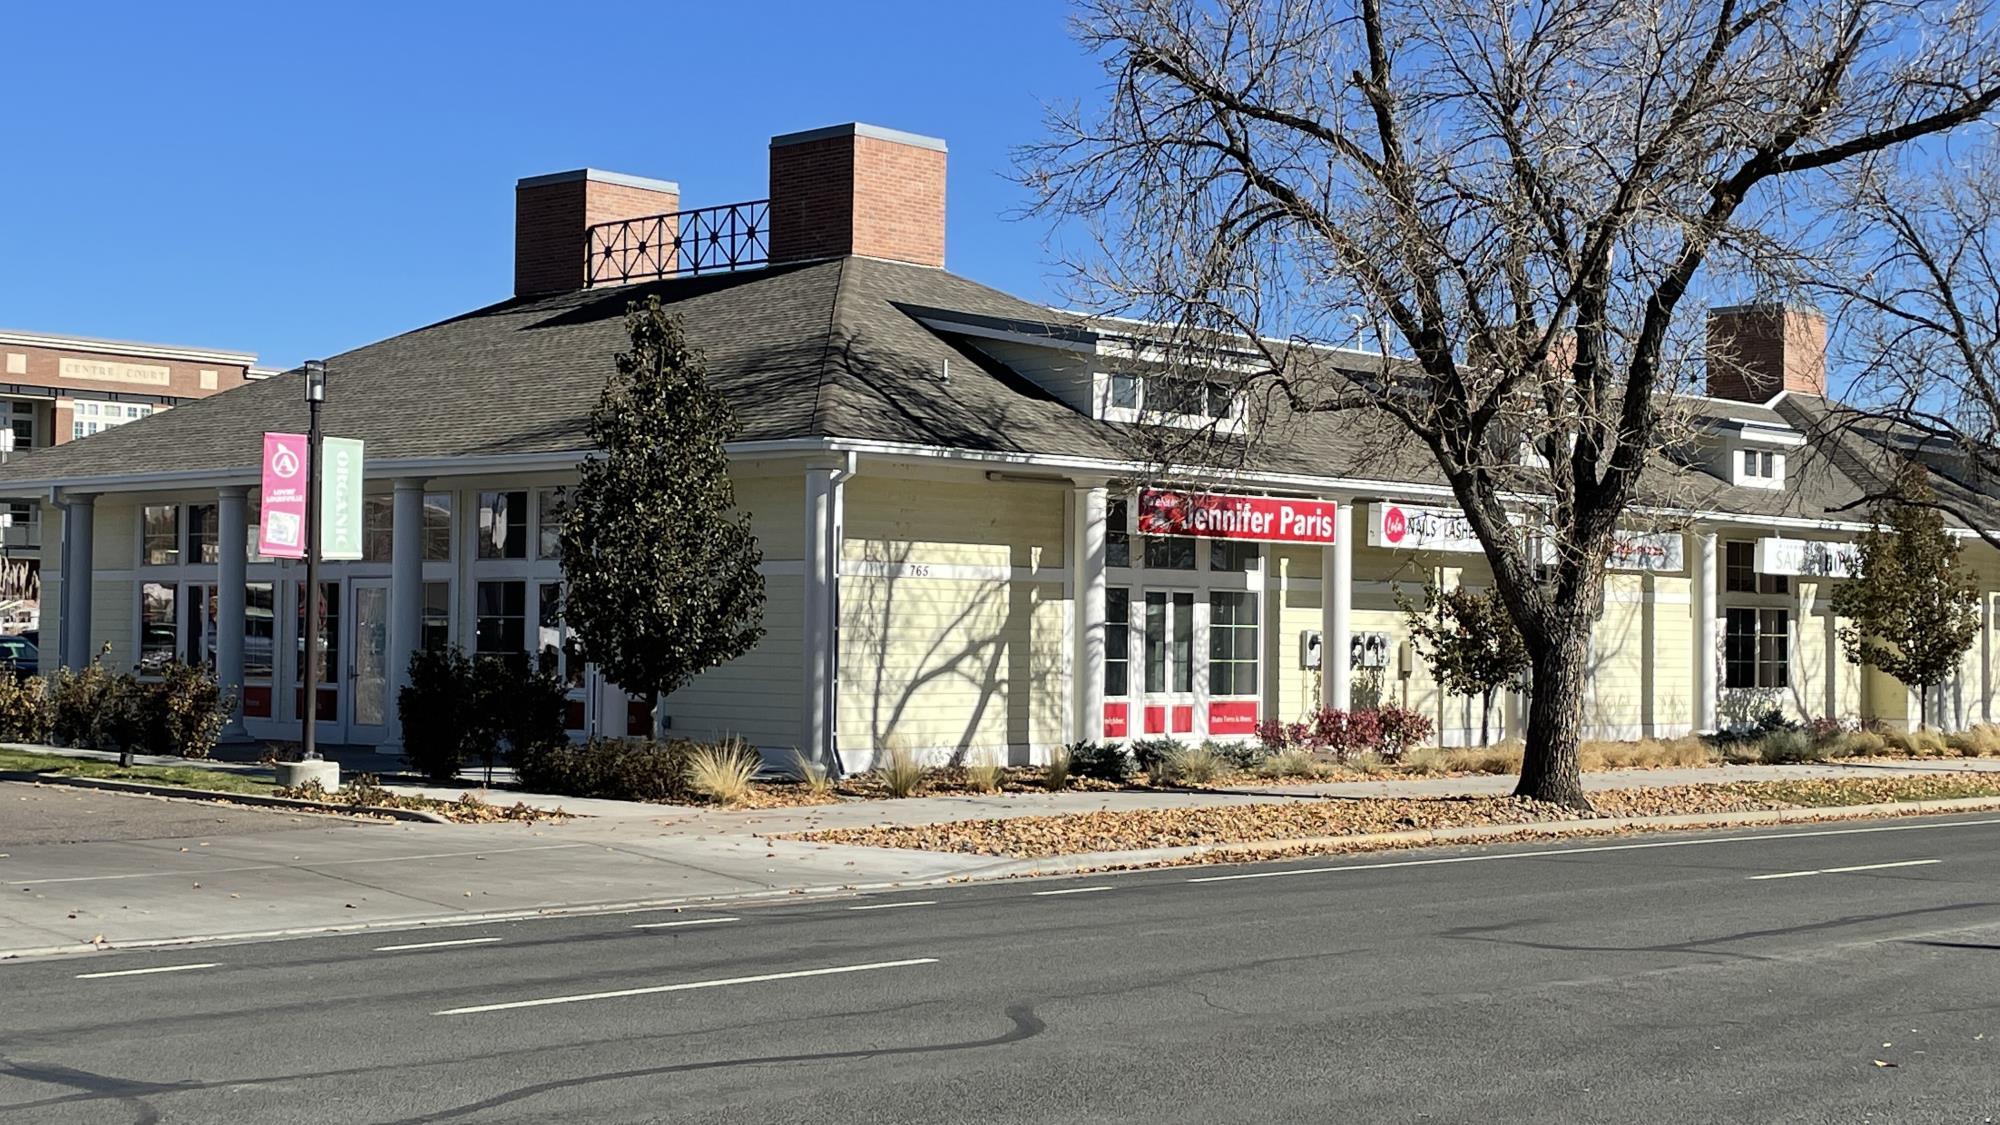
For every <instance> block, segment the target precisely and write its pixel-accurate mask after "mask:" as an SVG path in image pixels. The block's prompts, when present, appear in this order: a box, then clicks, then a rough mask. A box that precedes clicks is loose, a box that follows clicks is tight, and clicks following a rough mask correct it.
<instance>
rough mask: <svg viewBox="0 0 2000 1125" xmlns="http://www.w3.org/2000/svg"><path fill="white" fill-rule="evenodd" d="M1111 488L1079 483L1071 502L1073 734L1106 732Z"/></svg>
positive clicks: (1095, 736)
mask: <svg viewBox="0 0 2000 1125" xmlns="http://www.w3.org/2000/svg"><path fill="white" fill-rule="evenodd" d="M1107 495H1108V493H1107V490H1106V489H1105V488H1104V487H1103V486H1102V485H1092V486H1081V487H1079V488H1077V489H1076V493H1075V497H1074V500H1075V502H1074V503H1073V504H1071V506H1070V511H1071V518H1072V520H1073V521H1074V526H1073V527H1072V529H1071V535H1070V590H1071V596H1072V597H1073V598H1074V599H1075V601H1074V604H1073V611H1074V613H1075V614H1076V629H1075V642H1076V654H1075V659H1074V661H1073V664H1072V669H1071V675H1072V677H1073V684H1074V686H1075V691H1074V694H1073V698H1072V705H1073V706H1074V707H1075V712H1074V714H1073V715H1072V716H1071V726H1070V737H1071V738H1072V739H1075V740H1077V741H1084V740H1089V741H1092V742H1095V741H1098V740H1100V739H1102V738H1103V737H1104V654H1105V635H1104V532H1105V527H1104V511H1105V502H1106V498H1107Z"/></svg>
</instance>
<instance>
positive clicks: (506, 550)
mask: <svg viewBox="0 0 2000 1125" xmlns="http://www.w3.org/2000/svg"><path fill="white" fill-rule="evenodd" d="M478 557H480V558H482V559H525V558H527V557H528V493H527V491H526V490H525V489H523V490H520V491H514V492H482V493H480V494H479V551H478Z"/></svg>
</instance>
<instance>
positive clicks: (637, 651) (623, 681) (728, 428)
mask: <svg viewBox="0 0 2000 1125" xmlns="http://www.w3.org/2000/svg"><path fill="white" fill-rule="evenodd" d="M625 327H626V331H627V332H629V333H630V334H631V337H632V349H631V350H630V351H628V352H625V353H623V354H621V355H619V356H618V369H617V372H616V374H614V375H613V376H612V378H611V379H610V381H609V382H607V383H606V384H605V387H604V393H603V395H602V396H601V397H600V398H599V399H598V402H597V407H596V409H595V410H594V411H592V412H591V415H590V438H591V441H592V442H593V443H595V444H596V446H597V448H598V450H599V451H600V453H601V454H602V455H601V456H598V457H593V458H591V459H590V460H588V461H585V462H584V463H583V465H582V468H581V470H580V479H579V480H578V482H577V485H576V487H575V488H574V489H573V490H571V492H570V495H569V497H568V510H567V511H566V513H565V514H564V518H563V529H562V566H563V574H564V576H565V577H566V578H567V579H568V586H567V589H566V590H565V593H564V598H563V604H564V607H565V608H564V613H565V617H566V619H567V621H568V623H569V626H570V628H571V629H572V630H573V631H574V632H575V634H576V636H577V639H578V640H579V641H580V642H581V647H582V649H583V651H584V652H585V653H587V654H588V655H589V657H590V659H591V660H592V661H593V662H594V663H596V665H597V666H598V667H599V668H600V669H601V670H602V671H603V672H604V675H605V677H606V678H607V679H609V680H610V681H611V682H612V683H615V684H617V685H618V686H620V687H622V688H624V689H625V690H626V691H629V692H633V693H635V694H640V695H654V696H665V695H668V694H670V693H672V692H673V691H675V690H677V689H679V688H680V687H682V686H684V685H685V684H686V683H687V682H688V681H689V680H690V679H693V678H694V676H695V675H696V674H697V673H699V672H701V671H703V670H705V669H708V668H713V667H715V666H716V665H718V664H723V663H726V662H728V661H730V660H733V659H735V658H736V657H738V656H741V655H742V654H743V653H745V652H747V651H749V649H750V648H751V646H753V645H755V644H756V643H757V641H758V640H759V639H760V638H761V637H762V636H763V635H764V627H763V614H764V577H763V575H762V574H761V573H759V572H758V569H757V568H758V566H759V564H760V563H762V561H763V553H762V552H761V551H760V550H759V549H758V547H757V540H756V538H755V537H754V536H752V535H751V534H750V524H749V517H748V515H747V514H738V513H737V512H736V511H735V508H736V496H735V492H734V490H733V489H732V488H731V487H730V483H729V459H728V456H727V454H726V453H725V452H724V450H723V445H724V443H725V442H727V441H728V440H729V439H730V438H731V437H732V436H734V435H735V433H736V419H735V416H734V415H733V414H732V413H731V412H730V410H729V405H728V403H726V402H724V401H723V399H722V396H721V395H719V394H717V393H716V392H715V390H714V389H713V388H712V387H710V386H709V384H708V372H707V364H706V363H705V361H704V360H703V358H702V355H701V352H700V351H698V350H696V349H694V348H692V347H690V346H689V345H688V343H687V340H686V338H685V337H683V336H682V334H681V328H680V325H679V323H678V322H676V321H675V320H674V319H673V318H672V317H670V316H668V315H667V313H666V311H665V310H663V309H662V308H661V307H660V300H659V298H658V297H649V298H647V300H646V302H645V303H644V304H643V305H641V304H639V303H637V302H634V303H633V304H632V305H631V306H630V308H629V311H628V313H627V315H626V318H625Z"/></svg>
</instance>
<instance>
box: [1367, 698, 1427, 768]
mask: <svg viewBox="0 0 2000 1125" xmlns="http://www.w3.org/2000/svg"><path fill="white" fill-rule="evenodd" d="M1375 725H1376V729H1377V731H1378V736H1377V737H1378V741H1377V742H1376V744H1375V746H1374V747H1373V748H1372V749H1374V750H1375V752H1376V753H1378V754H1380V755H1381V756H1382V757H1384V758H1387V759H1389V760H1391V761H1394V760H1395V759H1397V758H1400V757H1402V756H1403V755H1404V754H1405V753H1407V752H1408V751H1410V750H1412V749H1414V748H1416V747H1418V746H1421V745H1423V744H1424V741H1425V740H1426V739H1428V738H1430V736H1431V721H1430V720H1429V719H1427V718H1425V717H1424V716H1423V714H1422V713H1421V712H1417V711H1412V710H1410V709H1409V708H1407V707H1397V706H1395V705H1393V704H1392V705H1390V706H1387V707H1383V708H1380V709H1378V710H1377V711H1376V712H1375ZM1369 749H1371V748H1370V747H1365V746H1358V747H1355V748H1354V751H1355V752H1356V753H1364V752H1366V751H1367V750H1369Z"/></svg>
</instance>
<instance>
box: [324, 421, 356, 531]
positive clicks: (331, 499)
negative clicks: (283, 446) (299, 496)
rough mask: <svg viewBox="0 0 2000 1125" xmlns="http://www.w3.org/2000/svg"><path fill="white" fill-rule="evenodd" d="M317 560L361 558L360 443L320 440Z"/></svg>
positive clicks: (333, 439)
mask: <svg viewBox="0 0 2000 1125" xmlns="http://www.w3.org/2000/svg"><path fill="white" fill-rule="evenodd" d="M319 472H320V478H319V511H320V517H319V557H320V558H323V559H358V558H360V557H361V439H360V438H337V437H330V438H323V439H321V444H320V459H319Z"/></svg>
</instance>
